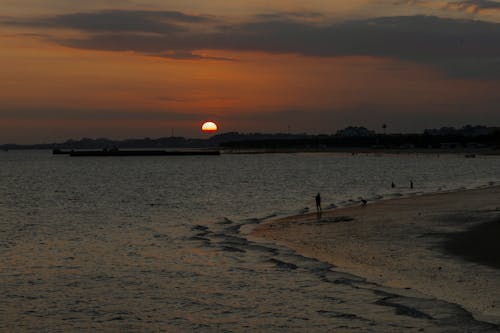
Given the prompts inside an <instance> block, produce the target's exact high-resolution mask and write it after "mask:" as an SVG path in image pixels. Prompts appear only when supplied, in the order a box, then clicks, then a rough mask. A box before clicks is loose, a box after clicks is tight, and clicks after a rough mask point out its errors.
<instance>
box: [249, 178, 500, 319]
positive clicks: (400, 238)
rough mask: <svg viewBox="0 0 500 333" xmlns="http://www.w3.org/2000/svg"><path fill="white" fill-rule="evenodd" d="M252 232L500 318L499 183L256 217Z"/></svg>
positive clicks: (394, 284) (395, 284)
mask: <svg viewBox="0 0 500 333" xmlns="http://www.w3.org/2000/svg"><path fill="white" fill-rule="evenodd" d="M252 236H253V237H257V238H264V239H266V240H268V241H272V242H275V243H278V244H280V245H284V246H287V247H289V248H291V249H293V250H295V251H296V252H297V253H299V254H301V255H303V256H306V257H311V258H316V259H318V260H320V261H323V262H327V263H330V264H332V265H334V266H335V269H336V270H342V271H345V272H347V273H350V274H354V275H357V276H360V277H363V278H366V279H367V280H368V281H370V282H374V283H377V284H381V285H384V286H388V287H391V288H398V289H400V290H402V291H404V292H415V293H418V294H421V295H423V296H424V297H429V298H436V299H439V300H443V301H446V302H450V303H454V304H458V305H460V306H461V307H463V308H464V309H465V310H467V311H469V312H471V313H472V314H473V316H474V317H475V318H476V319H479V320H483V321H488V322H491V323H495V324H499V323H500V288H498V287H499V286H500V264H499V263H500V259H499V253H500V245H499V244H500V242H499V238H500V187H489V188H481V189H474V190H462V191H457V192H451V193H438V194H427V195H422V196H412V197H408V198H401V199H392V200H385V201H378V202H372V203H368V205H367V206H364V207H363V206H355V207H348V208H341V209H335V210H331V211H325V212H323V214H322V216H321V217H320V218H318V216H317V214H316V213H310V214H305V215H298V216H292V217H287V218H282V219H278V220H273V221H269V222H267V223H263V224H261V225H260V226H258V227H257V228H256V229H255V230H254V231H253V233H252Z"/></svg>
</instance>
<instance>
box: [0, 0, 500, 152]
mask: <svg viewBox="0 0 500 333" xmlns="http://www.w3.org/2000/svg"><path fill="white" fill-rule="evenodd" d="M323 2H324V1H312V2H310V3H309V4H308V7H307V8H304V7H303V5H301V2H298V1H275V2H273V4H272V6H271V5H269V4H267V2H264V1H234V2H232V4H231V5H229V6H224V2H223V1H213V2H210V5H207V2H206V1H203V2H202V1H185V2H178V1H170V2H160V1H158V2H157V3H155V2H148V3H147V5H142V4H141V1H131V2H128V3H127V5H122V4H121V2H119V1H100V2H98V1H95V2H94V1H89V2H88V3H87V4H86V5H85V6H82V7H76V6H69V5H68V4H67V2H64V1H54V2H51V5H44V1H35V0H30V1H26V4H30V5H31V8H32V12H22V11H20V10H19V9H16V8H19V6H18V7H16V6H15V3H18V2H17V1H16V2H14V1H6V2H2V4H0V10H1V9H2V7H4V8H3V9H4V11H2V12H5V13H6V14H7V15H6V16H9V18H8V19H6V20H4V23H3V26H2V25H0V27H1V28H0V29H1V30H0V45H2V48H0V73H1V74H0V75H1V78H2V80H0V128H1V132H0V143H7V142H19V143H27V142H50V141H61V140H65V139H68V138H80V137H84V136H85V137H103V136H104V137H110V138H127V137H143V136H149V137H159V136H169V135H170V133H171V130H172V129H175V134H176V135H184V136H200V133H199V124H200V122H201V121H203V120H205V119H213V120H216V121H218V122H219V125H220V127H221V131H222V132H224V131H240V132H248V131H251V132H257V131H262V132H264V131H265V132H277V131H285V130H286V129H287V128H288V126H290V128H291V129H292V131H294V132H309V133H334V132H335V131H336V130H337V129H339V128H342V127H345V126H347V125H364V126H367V127H370V128H374V129H376V130H378V129H379V127H380V124H382V123H388V124H389V128H390V129H393V130H394V131H419V130H422V129H423V128H426V127H439V126H445V125H453V126H461V125H465V124H467V123H473V124H485V125H491V126H497V125H499V121H500V115H498V113H499V112H497V109H498V105H499V102H500V98H499V97H498V91H500V84H499V83H500V81H499V77H497V76H496V74H495V73H493V74H492V75H485V74H484V72H482V71H480V70H477V73H476V72H473V71H474V70H476V67H471V69H470V71H472V72H469V69H468V67H467V68H465V69H467V71H465V70H464V71H462V69H463V68H458V70H457V66H455V67H449V63H447V61H448V62H449V61H450V60H449V57H448V56H447V57H443V58H442V59H441V58H440V54H441V53H442V52H443V51H442V50H441V49H437V51H436V50H431V51H432V52H430V53H429V54H430V56H432V57H436V59H434V58H433V59H432V60H429V59H428V57H426V56H425V50H422V52H423V53H424V54H423V55H422V56H421V55H420V54H416V55H415V57H414V56H413V54H411V53H410V54H408V53H405V51H400V50H398V49H397V48H394V46H393V45H392V44H391V45H388V47H387V50H388V51H387V52H386V49H385V48H384V45H383V43H385V42H386V41H385V40H381V41H380V45H379V44H376V45H375V47H374V46H373V45H371V44H370V40H368V42H367V41H363V43H364V44H363V45H362V47H360V48H359V49H356V50H354V51H352V50H351V44H350V41H349V40H347V41H344V39H348V38H349V30H347V33H346V34H347V35H346V37H345V38H343V36H342V35H341V36H340V37H336V35H334V37H335V38H340V39H338V40H339V41H340V42H339V43H345V44H342V45H341V46H342V50H343V51H342V52H343V53H342V54H341V52H340V51H337V50H336V49H335V45H333V46H332V45H329V46H328V50H326V49H324V48H323V47H322V45H323V44H321V43H328V42H329V41H330V40H331V39H325V41H320V42H321V43H320V42H318V44H311V48H312V50H313V51H311V52H309V51H308V45H309V44H308V43H309V42H308V40H307V38H306V39H302V40H301V39H300V36H299V37H298V38H297V44H300V43H303V44H304V47H298V46H297V45H296V44H295V43H294V41H295V39H294V38H295V36H296V35H297V34H300V30H298V31H297V30H294V29H296V28H295V25H294V24H297V22H299V24H300V25H299V28H304V29H309V25H311V27H312V28H311V29H312V31H313V32H308V33H315V31H318V34H319V33H323V34H327V33H330V32H329V31H330V30H326V29H322V28H321V27H322V25H325V24H326V23H328V24H333V23H331V22H340V21H342V22H346V21H347V22H349V20H353V22H355V23H353V24H358V23H357V22H359V20H366V19H367V18H366V17H367V13H368V12H370V11H371V12H372V15H373V14H375V16H374V18H377V17H384V16H389V15H400V14H401V12H404V11H405V10H406V12H407V13H408V15H409V14H415V13H419V12H420V11H423V10H424V11H425V10H431V11H432V13H429V14H434V12H435V11H436V10H439V11H442V12H443V14H442V16H443V17H454V16H456V15H458V14H457V9H446V10H445V9H443V8H444V6H442V5H440V4H439V3H437V2H435V3H434V6H431V5H432V3H429V4H428V6H423V5H422V3H420V4H419V6H409V5H404V6H403V7H401V6H397V7H394V6H389V5H386V6H382V5H380V6H378V7H377V6H374V5H373V2H369V1H338V2H336V3H335V4H334V5H328V6H326V7H325V5H324V4H322V3H323ZM57 4H59V5H57ZM139 7H141V11H140V12H139V13H137V12H134V10H133V8H139ZM145 8H147V12H148V13H149V12H157V11H171V10H176V11H180V12H182V13H187V14H189V15H192V16H193V17H194V18H195V19H196V18H197V17H199V16H203V17H205V15H206V17H210V19H206V20H205V19H204V22H201V23H196V25H194V24H193V23H192V22H191V21H187V20H188V19H185V20H186V21H185V22H184V23H183V24H184V25H185V26H187V27H189V29H199V26H200V25H205V26H206V27H207V29H225V30H224V31H223V32H220V33H218V35H216V37H217V38H220V40H222V42H221V41H219V40H214V41H213V42H212V43H213V47H212V48H210V46H211V44H210V43H204V42H203V41H201V42H199V41H198V39H193V40H194V41H193V42H192V43H193V45H191V44H189V45H187V46H186V45H185V41H184V39H183V38H179V39H176V40H173V41H172V43H173V44H175V45H178V46H176V47H177V48H178V49H173V50H172V51H169V50H168V49H165V51H161V52H160V51H149V50H150V49H152V48H155V45H154V44H152V46H151V45H149V44H148V45H143V44H142V41H141V40H139V41H137V39H135V37H134V39H133V41H134V43H138V44H137V45H138V46H136V44H133V45H128V44H127V45H128V46H127V45H125V46H122V45H120V48H123V50H121V49H120V50H110V49H107V46H106V45H105V46H104V47H101V46H100V45H101V44H97V42H94V41H92V42H93V43H95V44H92V46H91V47H87V44H85V46H80V44H75V43H80V40H84V39H85V38H89V40H90V39H92V38H94V37H96V36H98V37H99V36H106V37H107V36H108V35H109V34H111V33H113V34H117V33H120V34H123V35H124V36H129V35H130V34H129V32H130V31H126V34H125V33H124V32H123V31H122V30H119V31H118V32H117V30H116V27H114V26H112V27H111V28H109V31H107V30H106V31H105V29H108V27H107V26H106V27H105V28H104V30H103V29H101V27H99V29H100V30H95V29H96V28H95V27H94V26H92V23H93V21H92V18H93V17H90V18H87V17H84V19H85V20H87V19H88V20H90V21H84V22H83V23H81V24H85V25H84V26H83V28H81V27H80V26H78V27H77V28H75V27H74V26H69V27H68V26H65V24H68V23H67V22H66V21H64V22H63V24H60V23H59V22H58V23H57V25H53V26H48V25H49V24H48V23H47V21H43V23H40V22H39V21H36V20H38V19H39V18H43V19H47V18H49V19H50V18H54V17H56V16H57V15H59V14H61V13H99V10H102V9H110V10H117V9H119V10H126V11H128V10H131V11H132V14H134V15H139V16H141V15H142V16H144V12H143V10H144V9H145ZM374 8H375V9H374ZM428 8H432V9H428ZM436 8H438V9H436ZM450 8H451V7H450ZM369 9H370V10H369ZM320 10H323V11H324V12H325V13H328V17H326V16H322V15H317V14H316V13H317V12H318V11H320ZM485 10H486V9H485ZM299 11H300V12H299ZM491 11H492V9H488V10H487V13H488V15H489V16H488V17H489V18H488V19H485V20H486V21H488V22H490V23H491V24H496V23H494V22H493V23H492V20H491V17H492V16H491ZM249 12H251V13H253V14H248V13H249ZM276 13H280V15H282V14H281V13H285V14H286V15H282V16H280V17H279V19H274V18H273V19H272V21H271V20H270V21H265V22H264V23H265V24H266V25H265V26H264V27H265V28H266V29H268V28H269V29H276V30H275V31H277V32H276V35H273V36H279V37H280V39H282V38H283V35H282V30H283V29H284V28H287V29H288V28H289V27H290V24H291V28H290V31H291V34H292V35H291V37H290V38H291V39H290V40H291V42H290V43H282V41H281V40H276V44H274V42H275V41H274V40H269V41H265V42H266V44H264V45H262V46H261V45H260V44H259V43H260V41H261V40H263V39H265V37H266V35H265V32H266V31H265V30H264V35H263V37H262V36H261V37H259V38H256V39H254V40H252V39H251V38H249V39H248V46H247V44H246V42H247V41H246V40H245V39H244V36H246V35H245V34H246V32H243V33H242V34H241V36H243V37H242V38H235V39H234V40H230V41H229V42H227V41H228V40H229V39H228V38H229V37H225V36H223V34H225V33H226V31H227V29H230V28H229V26H231V25H230V24H229V22H236V21H237V22H249V24H250V23H251V24H254V22H253V21H252V20H254V17H256V16H255V15H257V14H276ZM290 13H292V14H290ZM297 13H302V14H304V15H302V14H300V15H298V14H297ZM493 13H494V14H496V12H495V9H493ZM122 14H123V13H122V12H120V15H122ZM305 14H307V15H305ZM313 14H314V15H313ZM340 14H342V15H344V16H342V15H340ZM113 15H114V14H113ZM127 15H129V14H128V12H127ZM148 15H149V14H148ZM252 15H253V16H252ZM463 15H465V16H464V17H462V18H466V19H467V18H468V17H467V15H471V14H470V13H469V12H466V11H464V14H463ZM474 15H476V16H475V19H477V18H478V17H477V15H481V14H480V13H475V14H474ZM142 16H141V17H142ZM27 17H29V19H26V18H27ZM96 17H97V19H99V16H96ZM127 17H128V16H127ZM219 17H220V18H221V19H220V22H219V21H217V22H216V23H213V22H212V21H213V20H214V19H213V18H217V20H219ZM290 17H291V18H290ZM112 18H113V17H112ZM72 19H73V18H72ZM113 19H114V18H113ZM118 19H121V16H120V17H118ZM118 19H117V20H118ZM267 19H268V18H266V20H267ZM16 20H18V21H19V22H21V23H19V22H18V21H16ZM26 20H35V23H33V22H31V21H29V22H28V21H26ZM189 20H192V17H190V18H189ZM245 20H246V21H245ZM259 20H260V21H259ZM259 20H256V22H257V23H258V24H261V23H262V21H261V20H262V19H260V18H259ZM286 20H289V21H286ZM12 21H15V23H12ZM205 21H206V22H205ZM284 21H286V22H284ZM0 22H1V21H0ZM27 22H28V23H27ZM48 22H51V21H48ZM148 22H149V21H147V22H146V24H148ZM276 22H278V24H280V25H279V26H278V28H275V23H276ZM398 22H399V21H398ZM439 22H441V21H439ZM443 22H444V23H443V24H451V23H452V22H451V21H443ZM119 23H120V24H122V22H119ZM125 23H127V24H128V22H125ZM161 23H162V24H163V21H161ZM176 23H177V22H176ZM222 23H224V24H226V25H228V24H229V25H228V26H224V27H223V28H221V26H222ZM0 24H1V23H0ZM50 24H53V23H50ZM69 24H70V25H71V24H73V23H69ZM79 24H80V23H79ZM141 24H142V21H141ZM155 24H156V23H155ZM231 24H235V25H234V26H233V29H234V30H238V29H240V30H242V29H244V28H247V26H246V25H245V24H246V23H231ZM335 24H337V23H335ZM405 24H406V23H405ZM440 24H441V23H440ZM184 25H183V27H184ZM140 26H141V25H139V27H140ZM151 26H152V29H153V28H154V29H157V26H156V25H154V24H151ZM179 26H180V25H179ZM191 26H193V28H191ZM346 26H347V27H348V28H349V27H350V25H346ZM318 27H319V28H318ZM335 27H336V26H335ZM342 28H343V29H347V28H344V26H342ZM120 29H123V28H122V27H121V25H120ZM127 29H128V28H127ZM134 29H135V28H134ZM162 29H163V28H162ZM169 29H173V28H172V27H170V26H169ZM175 29H177V28H175ZM252 29H254V26H253V25H252ZM280 29H281V30H280ZM490 30H491V29H490ZM173 31H174V33H178V34H180V35H181V36H182V34H185V33H186V32H183V31H180V32H176V30H173ZM221 31H222V30H221ZM252 31H253V30H252ZM272 33H274V30H271V33H270V35H271V34H272ZM132 34H133V35H134V36H135V35H137V34H139V33H138V32H136V31H132ZM140 34H141V36H142V34H144V36H146V37H145V38H146V39H147V37H149V36H155V38H156V37H157V36H158V35H160V34H164V33H163V31H161V32H158V31H157V30H154V31H151V32H148V31H145V32H140ZM293 34H295V35H293ZM170 35H171V33H169V32H168V33H165V35H162V38H167V37H168V38H170ZM221 35H222V37H220V36H221ZM163 36H166V37H163ZM311 36H313V37H314V35H311ZM377 36H382V37H380V38H382V39H384V36H385V35H377ZM412 36H414V35H412ZM212 37H213V36H212ZM285 37H286V35H285ZM403 37H405V36H403ZM214 38H215V37H214ZM273 38H275V37H273ZM308 38H309V39H310V37H308ZM391 38H399V37H398V36H396V37H391ZM412 38H414V37H412ZM417 38H418V36H417ZM318 39H319V37H318ZM387 39H389V38H387ZM67 41H70V42H69V43H68V42H67ZM74 41H77V42H74ZM109 43H113V39H111V42H109ZM196 43H199V48H198V47H197V46H198V44H196ZM167 44H168V43H167ZM352 44H353V45H356V47H357V44H360V43H358V42H357V41H356V39H355V38H354V37H353V40H352ZM94 45H96V46H94ZM274 45H278V46H277V47H276V49H275V46H274ZM207 46H208V47H207ZM299 46H300V45H299ZM113 47H114V46H113ZM128 47H131V48H132V49H133V50H128V51H127V50H126V48H128ZM233 47H234V48H233ZM363 47H366V51H365V49H363ZM142 48H144V49H142ZM186 48H188V49H186ZM232 48H233V49H232ZM480 48H481V45H478V46H476V45H474V50H476V49H480ZM339 49H340V46H339ZM325 50H326V51H325ZM344 50H348V51H344ZM474 50H473V51H474ZM325 52H326V53H325ZM468 52H469V53H470V52H472V51H468ZM474 52H475V51H474ZM474 52H472V53H473V54H472V56H476V55H475V53H474ZM481 52H483V53H481V54H479V55H478V56H481V57H482V58H481V59H482V60H481V61H483V60H484V57H485V56H484V54H486V55H489V53H488V52H490V53H491V57H492V59H493V58H495V57H496V56H497V54H495V53H494V52H496V49H493V50H489V49H487V50H485V51H483V50H482V51H481ZM309 53H311V54H309ZM186 55H187V56H186ZM430 56H429V57H430ZM472 56H471V57H472ZM462 60H463V59H462V58H457V59H456V60H453V61H457V62H459V61H462ZM484 61H485V60H484ZM450 63H451V64H452V65H454V63H452V62H450ZM460 64H461V62H460ZM467 65H469V63H467ZM450 68H452V69H450ZM464 73H465V74H464Z"/></svg>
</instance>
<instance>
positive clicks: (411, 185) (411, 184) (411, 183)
mask: <svg viewBox="0 0 500 333" xmlns="http://www.w3.org/2000/svg"><path fill="white" fill-rule="evenodd" d="M410 188H411V189H412V190H413V180H410Z"/></svg>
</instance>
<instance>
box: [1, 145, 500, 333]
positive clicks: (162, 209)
mask: <svg viewBox="0 0 500 333" xmlns="http://www.w3.org/2000/svg"><path fill="white" fill-rule="evenodd" d="M499 170H500V156H480V155H478V156H477V157H476V158H465V157H464V156H463V155H460V154H456V155H454V154H440V155H439V154H393V155H391V154H354V155H353V154H340V153H295V154H222V155H221V156H156V157H155V156H151V157H147V156H145V157H69V156H67V155H52V154H51V152H50V151H44V150H39V151H15V150H14V151H8V152H0V332H220V333H222V332H235V333H236V332H287V333H290V332H421V331H426V332H489V331H491V332H498V331H499V328H498V326H494V325H491V324H489V323H485V322H481V321H479V320H476V319H474V317H473V316H472V315H471V314H470V313H468V312H467V311H465V310H464V309H462V308H461V307H460V306H458V305H455V304H449V303H446V302H443V301H440V300H437V299H433V298H431V297H426V296H425V295H414V294H412V295H409V294H407V293H405V292H404V291H401V290H397V289H391V288H388V287H384V286H381V285H377V284H375V283H372V282H370V281H367V280H365V279H364V278H363V277H359V276H354V275H349V274H346V273H343V272H341V271H340V270H339V269H337V268H336V267H334V266H332V265H329V264H326V263H323V262H320V261H317V260H315V259H312V258H305V257H302V256H300V255H299V254H297V253H294V252H293V251H291V250H289V249H287V248H285V247H282V246H278V245H276V244H272V243H269V242H264V241H260V240H258V239H255V238H252V237H249V233H250V232H251V230H252V228H254V227H255V226H256V225H258V224H259V223H263V222H265V221H268V220H270V219H274V218H278V217H282V216H287V215H295V214H304V213H307V212H308V211H314V210H315V202H314V199H315V196H316V194H317V193H320V194H321V197H322V203H323V208H325V209H335V208H337V207H344V206H350V205H359V204H360V200H361V199H365V200H367V201H368V203H370V202H372V201H377V200H385V199H391V198H396V197H404V196H413V195H421V194H424V193H432V192H442V191H453V190H457V189H465V188H479V187H485V186H491V185H497V184H500V173H499V172H498V171H499ZM410 181H411V182H413V184H414V187H413V188H411V187H410ZM391 183H394V185H395V187H394V188H393V187H392V186H391ZM332 241H333V240H332ZM388 241H390V240H388ZM430 314H432V315H430Z"/></svg>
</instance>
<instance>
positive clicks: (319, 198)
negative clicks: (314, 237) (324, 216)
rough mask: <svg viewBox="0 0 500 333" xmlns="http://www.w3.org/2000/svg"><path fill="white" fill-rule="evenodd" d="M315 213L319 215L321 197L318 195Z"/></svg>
mask: <svg viewBox="0 0 500 333" xmlns="http://www.w3.org/2000/svg"><path fill="white" fill-rule="evenodd" d="M316 211H317V212H318V214H320V213H321V196H320V195H319V193H318V194H316Z"/></svg>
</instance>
